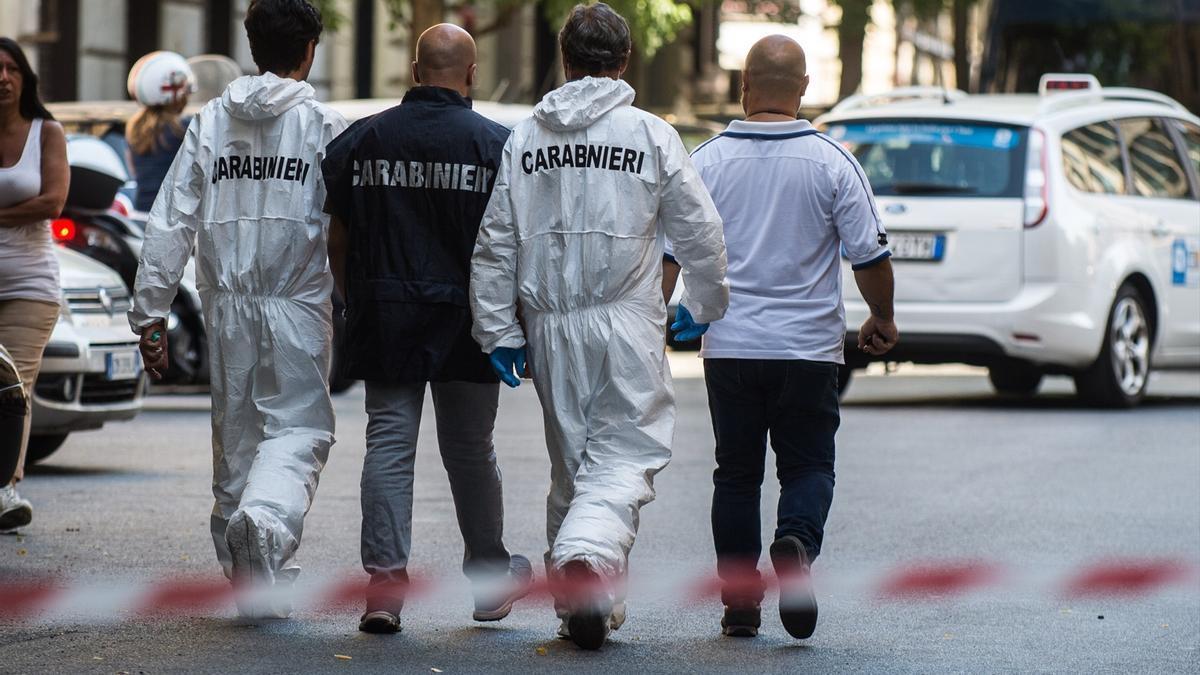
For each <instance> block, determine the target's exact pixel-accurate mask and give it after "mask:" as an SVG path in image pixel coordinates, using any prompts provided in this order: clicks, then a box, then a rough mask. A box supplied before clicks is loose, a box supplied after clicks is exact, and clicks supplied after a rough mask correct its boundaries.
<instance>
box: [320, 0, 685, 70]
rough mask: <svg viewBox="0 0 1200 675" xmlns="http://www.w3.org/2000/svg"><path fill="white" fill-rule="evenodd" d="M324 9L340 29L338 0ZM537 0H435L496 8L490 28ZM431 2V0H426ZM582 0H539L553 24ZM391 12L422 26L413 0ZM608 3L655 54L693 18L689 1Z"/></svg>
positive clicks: (638, 42) (391, 5)
mask: <svg viewBox="0 0 1200 675" xmlns="http://www.w3.org/2000/svg"><path fill="white" fill-rule="evenodd" d="M310 1H311V2H312V3H313V4H314V5H316V6H317V7H319V8H320V9H321V12H322V14H323V16H324V17H325V24H326V26H327V27H328V28H329V29H330V30H337V29H338V28H340V27H341V26H342V25H344V23H345V21H346V17H345V16H344V15H343V14H342V13H341V12H339V11H338V3H337V1H336V0H310ZM534 1H535V0H475V1H472V0H464V1H463V2H444V1H440V0H435V2H436V3H437V4H439V5H440V6H441V10H442V13H443V14H445V13H450V12H456V11H459V10H462V9H467V8H481V7H485V6H486V7H490V8H492V9H494V10H495V12H496V13H497V14H498V16H499V18H500V19H501V21H500V22H499V23H498V24H493V25H491V26H488V27H485V29H484V32H487V30H490V29H493V28H497V27H500V26H502V25H503V23H504V22H505V21H506V20H507V19H508V18H509V17H511V15H512V14H513V12H514V11H515V10H516V9H519V8H520V7H521V6H522V5H526V4H530V3H531V2H534ZM426 2H428V0H426ZM577 3H578V0H542V1H540V2H536V3H535V4H537V5H538V6H539V9H541V11H542V14H543V16H545V17H546V20H547V21H549V22H550V25H552V26H557V25H560V24H561V23H562V22H563V20H565V19H566V17H567V14H569V13H570V11H571V8H572V7H574V6H575V5H576V4H577ZM384 4H385V5H386V6H387V9H388V15H389V18H390V20H391V21H392V24H393V25H400V24H403V25H406V26H408V27H409V28H410V30H416V29H418V28H419V27H417V26H413V25H412V23H411V22H412V20H413V11H412V9H413V8H412V5H413V3H412V1H411V0H385V2H384ZM608 4H609V5H610V6H612V8H613V9H615V10H616V11H617V12H619V13H620V14H621V16H624V17H625V19H626V20H627V21H629V28H630V31H632V33H633V42H634V45H635V47H636V48H637V49H638V51H639V52H640V53H642V54H644V55H647V56H648V55H651V54H653V53H654V52H655V51H657V50H658V49H659V48H660V47H662V46H663V45H665V44H667V43H669V42H670V41H671V40H673V39H675V36H676V35H677V34H678V33H679V31H680V30H681V29H682V28H684V27H686V26H687V25H688V24H689V23H691V21H692V9H691V6H690V5H689V3H688V2H686V1H680V0H608Z"/></svg>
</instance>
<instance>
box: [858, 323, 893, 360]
mask: <svg viewBox="0 0 1200 675" xmlns="http://www.w3.org/2000/svg"><path fill="white" fill-rule="evenodd" d="M899 341H900V331H899V330H898V329H897V328H896V322H895V321H893V320H890V319H889V320H886V321H885V320H884V319H879V318H876V317H875V315H871V316H869V317H867V320H866V321H864V322H863V325H862V328H859V329H858V348H859V349H860V350H862V351H864V352H866V353H868V354H870V355H872V356H883V355H884V354H886V353H888V352H889V351H891V350H892V347H895V346H896V343H897V342H899Z"/></svg>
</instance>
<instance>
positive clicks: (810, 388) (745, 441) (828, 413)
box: [704, 359, 840, 603]
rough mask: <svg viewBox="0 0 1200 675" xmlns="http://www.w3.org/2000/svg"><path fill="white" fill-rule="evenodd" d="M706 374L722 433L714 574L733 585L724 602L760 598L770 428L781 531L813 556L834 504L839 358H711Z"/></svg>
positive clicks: (714, 525)
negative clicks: (761, 523) (831, 360)
mask: <svg viewBox="0 0 1200 675" xmlns="http://www.w3.org/2000/svg"><path fill="white" fill-rule="evenodd" d="M704 379H705V382H706V384H707V386H708V405H709V410H710V411H711V412H712V421H713V432H714V434H715V435H716V440H717V469H716V471H714V472H713V488H714V489H713V502H712V528H713V541H714V543H715V544H716V549H717V573H718V574H719V575H720V576H721V578H722V579H724V580H726V582H727V584H726V589H725V592H724V593H723V596H724V598H725V600H726V602H727V603H728V602H729V601H730V599H731V598H735V599H750V600H761V598H762V584H761V581H759V579H758V571H757V566H758V559H759V557H760V556H761V554H762V534H761V532H760V527H759V503H760V501H761V493H762V482H763V472H764V470H765V464H766V453H767V434H768V433H769V434H770V438H771V448H772V449H774V451H775V467H776V474H777V475H778V477H779V484H780V494H779V514H778V523H777V526H776V528H775V538H776V539H778V538H779V537H783V536H787V535H794V536H796V537H798V538H799V539H800V541H801V542H802V543H803V544H804V548H805V549H806V550H807V551H808V557H809V560H812V559H815V558H816V557H817V554H819V553H820V552H821V539H822V535H823V533H824V529H825V519H826V517H827V516H828V515H829V505H830V503H831V502H832V501H833V457H834V443H833V440H834V434H835V433H836V432H837V428H838V424H839V422H840V416H839V414H838V386H837V364H834V363H827V362H817V361H800V360H795V361H781V360H757V359H705V361H704ZM747 595H751V596H755V595H756V596H757V597H750V598H746V596H747Z"/></svg>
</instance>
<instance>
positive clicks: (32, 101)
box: [0, 37, 54, 120]
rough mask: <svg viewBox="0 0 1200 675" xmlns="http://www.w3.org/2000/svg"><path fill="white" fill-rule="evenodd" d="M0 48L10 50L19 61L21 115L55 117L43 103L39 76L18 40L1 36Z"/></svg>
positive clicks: (42, 117)
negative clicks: (39, 88) (39, 89)
mask: <svg viewBox="0 0 1200 675" xmlns="http://www.w3.org/2000/svg"><path fill="white" fill-rule="evenodd" d="M0 49H2V50H4V51H6V52H8V55H9V56H11V57H12V58H13V61H16V62H17V70H19V71H21V98H20V101H19V102H18V104H17V111H18V112H20V113H21V117H24V118H25V119H27V120H32V119H36V118H41V119H44V120H52V119H54V115H51V114H50V111H49V110H46V106H45V105H43V104H42V96H41V94H39V93H38V76H37V73H35V72H33V67H32V66H30V65H29V59H27V58H25V50H23V49H21V45H19V44H17V41H16V40H13V39H12V38H6V37H0Z"/></svg>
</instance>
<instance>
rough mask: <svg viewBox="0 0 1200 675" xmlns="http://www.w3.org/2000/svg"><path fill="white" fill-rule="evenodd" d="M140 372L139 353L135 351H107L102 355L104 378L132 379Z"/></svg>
mask: <svg viewBox="0 0 1200 675" xmlns="http://www.w3.org/2000/svg"><path fill="white" fill-rule="evenodd" d="M141 372H142V359H141V355H140V354H138V353H137V352H135V351H129V352H108V353H107V354H105V355H104V378H105V379H106V380H133V379H137V376H138V374H139V373H141Z"/></svg>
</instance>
